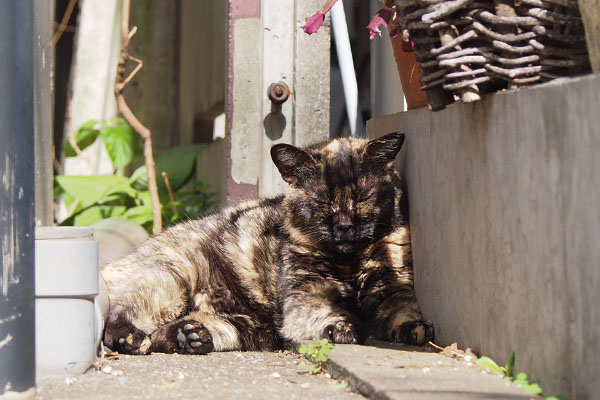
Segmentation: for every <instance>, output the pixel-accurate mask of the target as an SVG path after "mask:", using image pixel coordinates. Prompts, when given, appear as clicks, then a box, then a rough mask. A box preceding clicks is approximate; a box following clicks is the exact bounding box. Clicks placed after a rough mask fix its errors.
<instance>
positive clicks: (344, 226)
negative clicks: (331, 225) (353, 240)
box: [337, 221, 354, 232]
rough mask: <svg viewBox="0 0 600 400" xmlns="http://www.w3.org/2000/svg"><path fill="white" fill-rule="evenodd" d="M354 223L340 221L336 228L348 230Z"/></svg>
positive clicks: (343, 230)
mask: <svg viewBox="0 0 600 400" xmlns="http://www.w3.org/2000/svg"><path fill="white" fill-rule="evenodd" d="M353 227H354V225H352V221H340V222H339V224H338V226H337V228H338V229H339V230H340V231H342V232H348V231H349V230H350V229H352V228H353Z"/></svg>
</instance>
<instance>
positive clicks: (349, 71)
mask: <svg viewBox="0 0 600 400" xmlns="http://www.w3.org/2000/svg"><path fill="white" fill-rule="evenodd" d="M331 25H332V26H333V36H334V37H335V48H336V50H337V56H338V60H339V63H340V70H341V72H342V85H343V86H344V97H345V98H346V112H347V113H348V122H349V123H350V133H351V135H352V136H358V137H362V136H364V126H363V119H362V113H361V110H360V105H359V104H358V84H357V83H356V71H354V60H353V58H352V49H351V48H350V37H349V36H348V25H347V24H346V13H345V12H344V2H343V1H338V2H337V3H335V5H334V6H333V7H332V8H331Z"/></svg>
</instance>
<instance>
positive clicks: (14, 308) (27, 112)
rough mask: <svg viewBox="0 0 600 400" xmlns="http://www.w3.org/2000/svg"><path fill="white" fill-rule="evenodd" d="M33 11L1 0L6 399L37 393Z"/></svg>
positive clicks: (1, 284)
mask: <svg viewBox="0 0 600 400" xmlns="http://www.w3.org/2000/svg"><path fill="white" fill-rule="evenodd" d="M32 15H33V9H32V0H19V1H0V55H1V57H0V182H2V190H0V247H1V248H2V263H1V264H0V399H1V398H8V397H10V398H33V397H34V396H35V343H34V340H35V315H34V304H35V299H34V189H33V187H34V168H33V166H34V156H33V138H34V136H33V63H32V53H33V49H32V46H33V34H32V32H33V26H32Z"/></svg>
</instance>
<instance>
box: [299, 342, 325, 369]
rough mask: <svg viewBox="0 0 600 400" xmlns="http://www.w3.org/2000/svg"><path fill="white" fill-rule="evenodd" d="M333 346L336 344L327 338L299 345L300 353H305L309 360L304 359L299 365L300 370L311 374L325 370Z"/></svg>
mask: <svg viewBox="0 0 600 400" xmlns="http://www.w3.org/2000/svg"><path fill="white" fill-rule="evenodd" d="M333 346H334V344H333V343H329V341H328V340H327V339H320V340H315V341H314V342H312V343H309V344H301V345H300V346H298V353H300V354H303V355H304V356H305V357H306V358H307V359H308V361H309V362H305V361H302V362H301V363H300V364H299V365H298V370H299V371H300V372H308V373H310V374H318V373H319V372H321V371H323V369H324V367H325V364H326V363H327V360H328V358H327V356H328V355H329V353H330V352H331V350H332V349H333Z"/></svg>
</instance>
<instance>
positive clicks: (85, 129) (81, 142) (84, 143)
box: [63, 119, 100, 157]
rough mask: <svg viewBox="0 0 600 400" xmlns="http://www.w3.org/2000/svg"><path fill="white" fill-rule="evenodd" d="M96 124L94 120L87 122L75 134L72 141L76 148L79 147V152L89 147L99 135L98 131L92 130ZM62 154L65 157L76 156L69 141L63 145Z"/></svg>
mask: <svg viewBox="0 0 600 400" xmlns="http://www.w3.org/2000/svg"><path fill="white" fill-rule="evenodd" d="M97 124H98V121H96V120H95V119H92V120H89V121H87V122H86V123H84V124H82V125H81V126H80V127H79V129H78V130H77V132H75V135H74V137H73V140H74V141H75V143H76V144H77V147H79V150H83V149H85V148H87V147H89V146H91V145H92V144H93V143H94V142H95V141H96V139H97V138H98V135H99V134H100V131H99V130H98V129H94V127H95V126H96V125H97ZM63 152H64V153H65V157H75V156H76V155H77V152H76V151H75V149H74V148H73V145H72V144H71V142H70V141H69V140H67V141H66V142H65V143H64V144H63Z"/></svg>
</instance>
